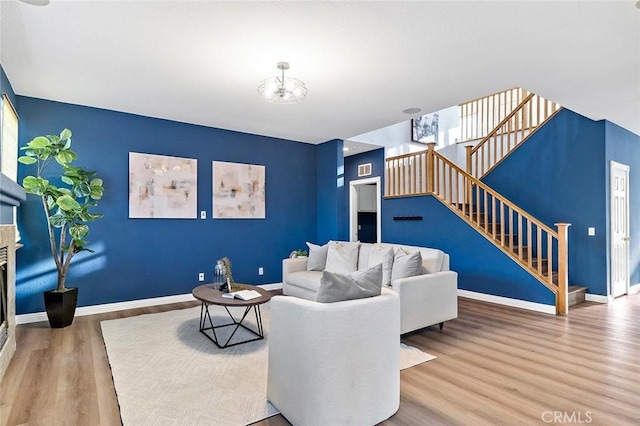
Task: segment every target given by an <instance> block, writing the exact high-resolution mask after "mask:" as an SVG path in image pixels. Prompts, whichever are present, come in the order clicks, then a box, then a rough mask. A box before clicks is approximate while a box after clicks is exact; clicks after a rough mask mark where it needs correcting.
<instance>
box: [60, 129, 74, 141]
mask: <svg viewBox="0 0 640 426" xmlns="http://www.w3.org/2000/svg"><path fill="white" fill-rule="evenodd" d="M70 137H71V130H69V129H64V130H63V131H62V132H60V140H61V141H63V140H66V139H69V138H70Z"/></svg>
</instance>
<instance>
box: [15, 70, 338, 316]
mask: <svg viewBox="0 0 640 426" xmlns="http://www.w3.org/2000/svg"><path fill="white" fill-rule="evenodd" d="M3 84H4V83H3ZM16 106H17V108H18V112H19V114H20V118H21V120H20V144H21V146H22V145H24V144H26V143H27V142H28V141H29V140H31V139H32V138H33V137H35V136H37V135H41V134H52V133H53V134H57V133H59V132H60V131H61V130H62V129H63V128H65V127H68V128H69V129H71V130H72V131H73V149H74V150H75V151H76V152H77V153H78V157H79V161H78V165H79V166H84V167H87V168H89V169H92V170H96V171H98V172H99V176H100V177H102V178H103V180H104V186H105V196H104V198H103V199H102V200H101V202H100V204H99V206H98V208H97V209H96V211H98V212H101V213H103V214H104V216H105V217H104V218H103V219H101V220H99V221H97V222H94V223H92V224H91V231H90V234H89V236H88V237H87V240H88V241H89V242H90V244H89V247H90V248H93V249H94V250H95V253H93V254H90V253H86V252H83V253H80V254H78V255H77V256H76V257H75V258H74V259H73V265H72V266H71V271H70V276H69V277H68V285H69V286H77V287H79V288H80V292H79V303H78V304H79V306H86V305H94V304H102V303H110V302H121V301H128V300H136V299H142V298H151V297H159V296H167V295H175V294H184V293H189V292H191V290H192V289H193V288H194V287H195V286H196V285H198V284H199V283H198V281H197V275H198V273H199V272H205V274H206V279H207V280H209V279H211V278H212V274H213V268H214V264H215V261H216V260H217V259H220V258H222V257H223V256H227V257H229V258H230V259H231V261H232V263H233V273H234V278H235V279H236V281H238V282H244V283H250V284H262V283H274V282H280V281H281V279H282V277H281V274H282V266H281V262H282V259H283V258H285V257H287V256H288V254H289V253H290V252H291V251H292V250H294V249H296V248H302V247H304V242H305V241H307V240H312V239H313V238H315V236H316V231H317V224H316V214H317V212H316V164H317V162H316V159H317V158H316V157H317V151H319V150H318V149H317V147H316V146H313V145H310V144H305V143H299V142H293V141H287V140H281V139H275V138H269V137H263V136H257V135H251V134H245V133H239V132H233V131H227V130H221V129H214V128H208V127H203V126H196V125H191V124H185V123H178V122H173V121H168V120H160V119H154V118H148V117H142V116H137V115H132V114H125V113H119V112H114V111H108V110H102V109H97V108H89V107H82V106H77V105H70V104H63V103H58V102H51V101H46V100H41V99H34V98H28V97H21V96H18V99H17V105H16ZM335 145H336V146H337V145H338V144H337V143H335ZM336 149H337V148H336ZM129 152H141V153H151V154H160V155H169V156H177V157H187V158H195V159H197V160H198V212H199V211H201V210H206V212H207V219H206V220H201V219H129V218H128V155H129ZM285 153H286V155H285ZM214 160H215V161H229V162H238V163H249V164H261V165H264V166H266V219H216V220H214V219H211V210H212V207H211V205H212V184H211V162H212V161H214ZM26 172H27V170H26V167H25V166H22V165H21V167H20V168H19V180H20V181H21V180H22V178H23V177H24V176H25V174H26ZM334 184H335V180H334ZM334 194H335V192H334ZM334 197H335V195H334ZM19 226H20V229H21V232H22V235H23V243H24V245H25V246H24V248H22V249H20V250H19V251H18V255H17V291H16V297H17V312H18V313H19V314H24V313H30V312H38V311H43V310H44V306H43V302H42V295H41V293H42V292H43V291H45V290H48V289H51V288H53V287H54V286H55V283H56V281H55V270H54V267H53V261H52V259H51V253H50V251H49V247H48V240H47V234H46V229H45V223H44V213H43V212H42V206H41V204H40V200H39V198H37V197H36V196H33V195H29V196H28V199H27V201H26V202H25V203H24V204H23V205H22V207H20V209H19ZM259 267H264V275H263V276H259V275H258V268H259Z"/></svg>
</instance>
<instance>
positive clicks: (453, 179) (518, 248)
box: [385, 143, 570, 315]
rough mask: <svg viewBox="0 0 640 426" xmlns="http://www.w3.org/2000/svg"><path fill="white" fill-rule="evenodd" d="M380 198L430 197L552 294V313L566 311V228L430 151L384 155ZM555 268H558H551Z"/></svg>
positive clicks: (432, 146) (429, 148)
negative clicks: (529, 210)
mask: <svg viewBox="0 0 640 426" xmlns="http://www.w3.org/2000/svg"><path fill="white" fill-rule="evenodd" d="M385 182H386V187H385V196H386V197H406V196H415V195H434V196H435V197H436V198H437V199H438V200H440V201H441V202H442V203H443V204H444V205H445V206H447V207H448V208H449V209H451V210H452V211H454V212H455V213H456V214H457V215H458V216H460V217H461V218H462V219H464V220H465V221H466V222H467V223H469V224H471V225H472V226H473V227H474V228H475V229H476V230H477V231H478V232H480V233H481V234H482V235H483V236H484V237H486V238H487V239H488V240H489V241H491V242H492V243H493V244H495V245H496V246H497V247H498V248H499V249H500V250H502V251H503V252H504V253H505V254H506V255H508V256H509V257H511V258H512V259H514V260H515V261H516V262H517V263H518V264H519V265H520V266H522V267H523V268H524V269H525V270H527V271H528V272H529V273H530V274H531V275H532V276H534V277H535V278H536V279H538V281H540V282H541V283H542V284H544V285H545V286H546V287H547V288H549V290H551V291H552V292H553V293H554V294H555V295H556V313H557V314H559V315H566V313H567V311H568V298H567V294H568V268H567V266H568V246H567V243H568V239H567V234H568V227H569V226H570V224H567V223H556V224H555V226H556V227H557V231H556V230H553V229H551V228H550V227H548V226H547V225H545V224H544V223H542V222H541V221H540V220H538V219H536V218H535V217H533V216H532V215H530V214H528V213H527V212H525V211H524V210H523V209H522V208H520V207H518V206H517V205H516V204H514V203H513V202H511V201H509V200H508V199H507V198H506V197H504V196H502V195H500V194H499V193H498V192H496V191H494V190H493V189H491V188H490V187H488V186H487V185H485V184H484V183H483V182H482V181H480V180H479V179H476V178H475V177H473V176H471V175H470V174H469V173H467V172H466V171H464V170H463V169H462V168H460V167H458V166H457V165H456V164H454V163H453V162H451V161H449V160H448V159H447V158H446V157H444V156H442V155H441V154H439V153H437V152H436V151H435V143H430V144H428V149H427V150H426V151H421V152H417V153H412V154H405V155H401V156H398V157H392V158H388V159H387V160H386V167H385ZM555 271H557V272H555Z"/></svg>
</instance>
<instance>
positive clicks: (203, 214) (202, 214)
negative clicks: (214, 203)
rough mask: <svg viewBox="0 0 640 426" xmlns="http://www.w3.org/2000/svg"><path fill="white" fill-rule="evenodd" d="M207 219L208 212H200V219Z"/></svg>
mask: <svg viewBox="0 0 640 426" xmlns="http://www.w3.org/2000/svg"><path fill="white" fill-rule="evenodd" d="M206 218H207V211H206V210H202V211H201V212H200V219H206Z"/></svg>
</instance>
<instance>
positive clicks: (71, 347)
mask: <svg viewBox="0 0 640 426" xmlns="http://www.w3.org/2000/svg"><path fill="white" fill-rule="evenodd" d="M196 305H197V303H196V302H188V303H179V304H173V305H164V306H157V307H151V308H140V309H132V310H128V311H120V312H113V313H109V314H100V315H92V316H84V317H77V318H76V319H75V320H74V323H73V325H72V326H70V327H68V328H65V329H61V330H52V329H50V328H49V327H48V324H46V323H36V324H28V325H22V326H18V329H17V340H18V349H17V352H16V356H15V357H14V359H13V361H12V362H11V364H10V366H9V369H8V371H7V373H6V374H5V377H4V379H3V380H2V382H1V383H0V421H1V424H2V425H119V424H120V416H119V412H118V402H117V398H116V395H115V390H114V387H113V382H112V379H111V371H110V368H109V364H108V360H107V356H106V352H105V349H104V342H103V341H102V334H101V331H100V321H102V320H106V319H114V318H122V317H126V316H133V315H140V314H145V313H152V312H161V311H167V310H172V309H183V308H188V307H192V306H196ZM459 311H460V312H459V318H458V319H456V320H453V321H450V322H447V323H446V325H445V327H444V330H442V331H440V330H438V327H431V328H428V329H425V330H421V331H418V332H414V333H412V334H409V335H406V336H405V337H404V339H403V341H404V342H405V343H407V344H409V345H413V346H416V347H419V348H421V349H422V350H424V351H426V352H429V353H431V354H433V355H436V356H437V357H438V359H437V360H435V361H431V362H427V363H425V364H422V365H419V366H417V367H413V368H410V369H408V370H405V371H403V372H402V373H401V403H400V410H399V411H398V412H397V413H396V414H395V415H394V416H393V417H391V418H390V419H389V420H387V421H386V422H384V424H385V425H440V424H443V425H450V424H452V425H453V424H459V425H515V424H517V425H526V424H531V425H534V424H537V425H540V424H546V423H551V424H553V423H555V424H560V423H564V424H570V423H573V424H578V423H583V424H584V423H591V424H594V425H623V424H640V382H639V379H640V294H636V295H634V296H627V297H623V298H620V299H617V300H616V301H615V302H614V303H612V304H610V305H600V304H595V303H585V304H583V305H580V306H579V307H576V308H574V309H572V310H571V311H570V314H569V316H568V317H556V316H552V315H546V314H538V313H534V312H529V311H523V310H519V309H514V308H507V307H502V306H498V305H492V304H488V303H484V302H479V301H474V300H469V299H464V298H460V299H459ZM257 424H259V425H266V426H274V425H287V424H289V423H288V422H287V421H286V419H284V418H283V417H282V416H275V417H272V418H270V419H267V420H264V421H262V422H259V423H257Z"/></svg>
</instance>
